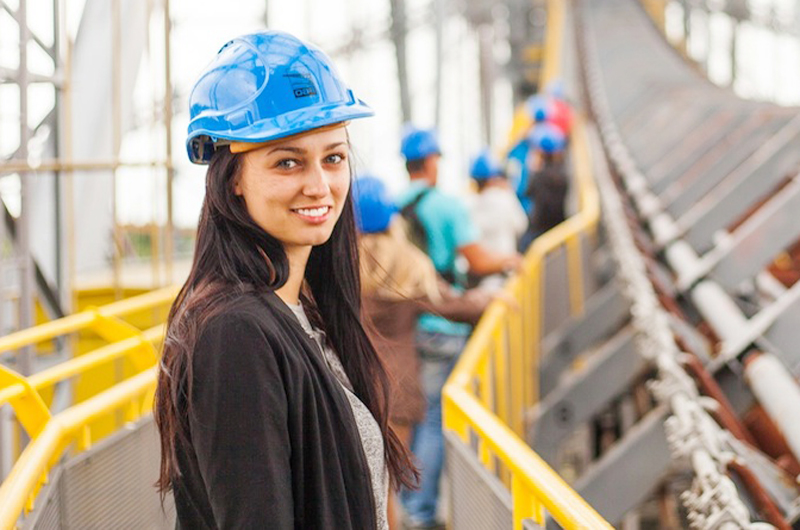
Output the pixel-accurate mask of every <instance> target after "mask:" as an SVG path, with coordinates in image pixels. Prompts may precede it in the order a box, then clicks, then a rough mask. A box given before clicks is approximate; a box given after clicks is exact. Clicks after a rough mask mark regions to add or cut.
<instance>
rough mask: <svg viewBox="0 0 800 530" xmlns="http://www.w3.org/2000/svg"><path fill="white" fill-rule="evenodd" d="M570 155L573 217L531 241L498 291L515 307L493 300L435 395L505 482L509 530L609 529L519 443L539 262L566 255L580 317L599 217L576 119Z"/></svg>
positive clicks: (532, 386) (534, 368)
mask: <svg viewBox="0 0 800 530" xmlns="http://www.w3.org/2000/svg"><path fill="white" fill-rule="evenodd" d="M572 150H573V153H574V160H575V176H576V183H577V186H578V190H579V202H580V211H579V212H578V213H577V214H575V215H573V216H572V217H570V218H569V219H567V220H566V221H564V222H563V223H561V224H560V225H558V226H557V227H555V228H553V229H552V230H550V231H548V232H546V233H545V234H543V235H542V236H540V237H538V238H537V239H536V240H535V241H534V242H533V244H532V245H531V248H530V250H529V251H528V253H527V255H526V256H525V263H524V267H523V271H522V273H521V274H520V275H518V276H516V277H514V278H513V279H511V280H510V281H509V282H508V285H507V286H506V293H507V294H508V295H509V296H510V297H512V298H513V300H514V301H515V302H516V304H517V305H518V307H513V305H509V304H508V303H506V302H504V301H496V302H494V303H493V304H492V305H491V306H490V307H489V308H488V309H487V311H486V313H485V314H484V315H483V317H482V318H481V321H480V323H479V324H478V326H477V327H476V329H475V332H474V333H473V335H472V337H471V339H470V341H469V343H468V344H467V347H466V348H465V350H464V352H463V353H462V355H461V359H460V360H459V362H458V365H457V366H456V368H455V369H454V370H453V373H452V375H451V376H450V378H449V379H448V381H447V384H446V385H445V388H444V391H443V407H444V425H445V428H446V429H449V430H452V431H454V432H455V433H457V434H458V435H459V436H460V437H461V439H462V440H463V441H464V442H465V443H466V444H469V443H470V440H471V435H474V436H476V437H477V440H478V457H479V459H480V461H481V462H482V463H483V465H484V467H485V468H486V469H487V470H489V471H490V472H493V473H497V474H498V476H500V477H501V478H503V479H504V480H505V481H506V483H507V484H508V483H509V480H508V479H509V478H510V485H511V495H512V500H513V520H514V528H515V529H518V528H521V527H522V521H523V519H527V518H532V519H533V520H535V521H536V522H537V523H539V524H543V523H544V513H545V512H544V510H547V512H549V513H550V514H551V515H552V517H553V518H554V519H555V520H556V521H557V522H558V523H559V524H560V525H561V526H562V527H563V528H567V529H573V528H574V529H579V528H580V529H584V528H612V527H611V525H609V524H608V523H607V522H606V521H605V520H603V519H602V517H600V516H599V515H598V514H597V512H595V511H594V509H593V508H591V506H589V505H588V504H587V503H586V502H585V501H584V500H583V499H581V498H580V496H579V495H578V494H577V493H575V492H574V491H573V490H572V489H571V488H570V487H569V486H568V485H567V484H566V483H564V481H563V480H562V479H561V478H560V477H559V476H558V475H557V474H556V473H555V472H554V471H553V470H552V469H551V468H550V467H549V466H548V465H547V464H546V463H545V462H544V461H543V460H541V459H540V458H539V457H538V456H537V455H536V453H535V452H534V451H533V450H532V449H531V448H530V447H529V446H528V445H527V444H526V443H525V442H524V441H523V440H522V437H523V436H524V432H525V427H526V425H525V411H526V410H528V409H529V408H530V407H532V406H533V405H534V404H535V403H536V401H537V399H538V379H537V375H538V359H539V353H540V342H541V339H542V336H541V321H542V320H541V319H542V314H543V311H544V310H545V308H544V307H543V296H542V279H543V273H544V266H545V260H546V258H547V257H548V256H549V255H550V254H552V253H554V252H557V251H559V252H560V251H561V250H562V249H564V250H565V251H566V254H567V263H568V271H569V275H568V278H569V289H570V302H571V304H570V305H571V310H572V314H580V313H581V312H582V311H583V304H582V300H583V292H582V290H583V281H582V280H583V270H582V262H583V259H582V258H583V257H582V255H581V247H582V245H581V238H587V237H589V238H591V237H593V236H594V234H595V231H596V229H597V225H598V222H599V219H600V204H599V197H598V194H597V189H596V187H595V185H594V182H593V179H592V170H591V159H590V154H589V146H588V141H587V137H586V132H585V125H584V124H583V122H582V120H578V122H577V123H576V126H575V128H574V130H573V133H572ZM497 462H499V464H500V466H499V468H498V466H497V465H496V463H497ZM509 475H510V476H509Z"/></svg>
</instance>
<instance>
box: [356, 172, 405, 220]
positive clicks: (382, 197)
mask: <svg viewBox="0 0 800 530" xmlns="http://www.w3.org/2000/svg"><path fill="white" fill-rule="evenodd" d="M352 194H353V203H354V204H355V211H356V225H358V229H359V231H360V232H362V233H364V234H373V233H376V232H385V231H386V229H387V228H389V223H390V222H391V220H392V217H393V216H394V214H395V213H397V206H396V205H395V203H394V201H393V200H392V198H391V197H390V196H389V191H388V190H387V189H386V185H385V184H384V183H383V181H382V180H381V179H379V178H376V177H373V176H371V175H364V176H361V177H359V178H357V179H355V180H354V181H353V191H352Z"/></svg>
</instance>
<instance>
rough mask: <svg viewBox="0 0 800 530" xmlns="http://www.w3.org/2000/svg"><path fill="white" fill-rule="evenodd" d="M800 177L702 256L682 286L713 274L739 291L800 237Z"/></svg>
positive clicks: (733, 289)
mask: <svg viewBox="0 0 800 530" xmlns="http://www.w3.org/2000/svg"><path fill="white" fill-rule="evenodd" d="M798 211H800V177H797V178H795V179H794V180H792V182H791V183H789V184H788V185H787V186H786V187H785V188H783V189H782V190H781V191H780V192H778V193H776V194H775V195H773V196H772V197H771V198H770V199H769V201H767V203H765V204H764V205H763V206H761V208H759V209H758V211H757V212H755V213H754V214H753V215H752V216H751V217H750V218H748V219H747V221H745V223H744V224H742V225H741V226H740V227H739V228H738V229H737V230H736V231H735V232H733V233H732V234H731V235H730V238H725V239H723V240H722V241H721V242H719V243H718V244H717V246H716V247H714V249H713V250H711V251H710V252H708V253H707V254H705V255H704V256H703V258H702V259H701V264H700V268H699V269H697V270H695V271H694V273H693V274H690V275H688V276H683V275H682V276H681V277H680V278H679V280H678V287H679V288H683V289H685V288H686V287H688V286H690V285H692V284H693V283H694V282H695V281H697V280H698V279H699V278H701V277H705V276H709V277H711V278H713V279H714V280H716V281H717V282H719V283H720V284H721V285H722V286H723V287H724V288H725V289H726V290H728V291H736V290H737V289H738V288H739V286H740V284H741V283H742V281H744V280H745V279H748V278H753V277H755V275H756V274H758V272H759V271H761V270H762V269H763V268H764V267H766V266H767V265H768V264H769V263H771V262H772V260H773V259H774V258H775V256H776V255H777V254H778V253H779V252H780V251H782V250H784V249H785V248H787V247H788V246H789V245H791V244H792V243H794V242H795V241H796V240H797V238H798V236H800V223H798V222H797V212H798Z"/></svg>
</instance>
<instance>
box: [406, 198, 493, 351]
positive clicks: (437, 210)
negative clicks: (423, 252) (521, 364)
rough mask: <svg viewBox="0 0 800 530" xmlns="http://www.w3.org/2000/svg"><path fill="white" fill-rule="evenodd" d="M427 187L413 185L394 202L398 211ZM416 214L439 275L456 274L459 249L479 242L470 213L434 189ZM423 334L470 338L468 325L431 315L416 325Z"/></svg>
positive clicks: (457, 199)
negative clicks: (467, 336) (424, 332)
mask: <svg viewBox="0 0 800 530" xmlns="http://www.w3.org/2000/svg"><path fill="white" fill-rule="evenodd" d="M428 187H429V185H428V183H426V182H412V183H411V186H409V188H408V190H406V192H405V193H403V194H402V195H401V196H400V198H399V199H398V201H397V203H398V206H399V207H400V208H402V207H403V206H405V205H406V204H408V203H409V202H411V201H412V200H414V198H415V197H416V196H417V195H419V194H420V193H422V191H423V190H424V189H425V188H428ZM417 215H418V216H419V220H420V222H421V223H422V226H423V227H425V233H426V234H427V237H428V256H429V257H430V258H431V261H433V265H434V267H436V270H437V271H439V272H440V273H447V272H451V273H455V264H456V257H457V256H458V249H459V248H460V247H463V246H465V245H469V244H471V243H474V242H476V241H477V240H478V230H477V228H476V227H475V225H474V224H473V223H472V219H470V216H469V210H467V207H466V205H464V203H463V202H462V201H461V199H459V198H458V197H453V196H450V195H446V194H444V193H442V192H441V191H439V190H438V189H436V188H435V187H434V188H433V189H431V190H430V191H429V192H428V194H427V195H426V196H425V197H423V199H422V200H421V201H420V202H419V203H418V204H417ZM418 327H419V329H420V330H422V331H427V332H430V333H443V334H447V335H469V333H470V330H471V329H472V328H471V326H470V325H469V324H463V323H459V322H451V321H450V320H447V319H445V318H442V317H440V316H437V315H432V314H430V313H425V314H424V315H422V316H421V317H420V319H419V322H418Z"/></svg>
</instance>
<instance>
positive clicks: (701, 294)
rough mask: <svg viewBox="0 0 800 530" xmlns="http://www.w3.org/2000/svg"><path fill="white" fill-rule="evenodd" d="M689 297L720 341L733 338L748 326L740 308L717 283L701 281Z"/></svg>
mask: <svg viewBox="0 0 800 530" xmlns="http://www.w3.org/2000/svg"><path fill="white" fill-rule="evenodd" d="M691 297H692V302H694V305H695V306H696V307H697V309H698V311H700V314H701V315H703V318H704V319H705V320H706V322H708V324H709V325H710V326H711V329H713V330H714V333H715V334H716V335H717V336H718V337H719V338H720V339H721V340H722V341H730V340H733V339H735V338H736V337H738V336H739V335H740V334H741V333H742V330H746V329H747V328H748V326H749V321H748V320H747V318H746V317H745V316H744V315H743V314H742V310H741V309H739V307H738V306H737V305H736V303H734V301H733V300H731V297H730V296H728V294H727V293H726V292H725V291H723V290H722V287H720V286H719V284H717V283H715V282H711V281H702V282H700V283H698V284H697V285H696V286H695V287H694V289H692V291H691Z"/></svg>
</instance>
